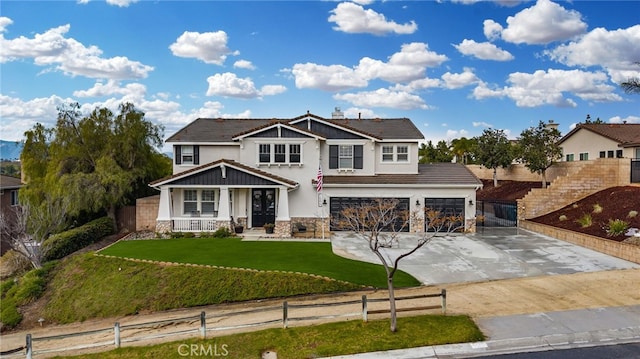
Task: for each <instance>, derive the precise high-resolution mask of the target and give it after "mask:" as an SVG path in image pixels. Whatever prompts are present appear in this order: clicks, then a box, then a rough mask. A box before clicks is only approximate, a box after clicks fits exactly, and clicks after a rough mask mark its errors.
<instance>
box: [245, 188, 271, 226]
mask: <svg viewBox="0 0 640 359" xmlns="http://www.w3.org/2000/svg"><path fill="white" fill-rule="evenodd" d="M251 198H252V200H251V225H252V226H253V227H262V226H264V225H265V223H275V222H276V190H275V189H254V190H252V193H251Z"/></svg>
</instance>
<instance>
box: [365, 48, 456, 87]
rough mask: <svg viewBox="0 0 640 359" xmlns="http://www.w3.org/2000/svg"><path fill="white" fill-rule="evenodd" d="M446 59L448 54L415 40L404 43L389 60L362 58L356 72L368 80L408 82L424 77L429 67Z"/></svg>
mask: <svg viewBox="0 0 640 359" xmlns="http://www.w3.org/2000/svg"><path fill="white" fill-rule="evenodd" d="M445 61H447V56H445V55H440V54H438V53H436V52H433V51H430V50H429V48H428V46H427V44H425V43H421V42H414V43H410V44H404V45H402V46H401V49H400V52H396V53H394V54H393V55H391V57H389V61H388V62H382V61H380V60H374V59H371V58H368V57H364V58H362V59H361V60H360V63H359V64H358V66H357V68H356V72H357V73H359V74H361V75H362V76H363V77H364V78H366V79H368V80H372V79H376V78H379V79H382V80H385V81H388V82H408V81H412V80H417V79H420V78H422V77H424V73H425V71H426V69H427V67H435V66H439V65H440V64H442V63H443V62H445Z"/></svg>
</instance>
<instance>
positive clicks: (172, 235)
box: [169, 232, 184, 239]
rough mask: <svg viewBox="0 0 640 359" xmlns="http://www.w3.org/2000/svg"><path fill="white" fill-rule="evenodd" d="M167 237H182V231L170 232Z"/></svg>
mask: <svg viewBox="0 0 640 359" xmlns="http://www.w3.org/2000/svg"><path fill="white" fill-rule="evenodd" d="M169 238H173V239H176V238H184V233H183V232H171V233H169Z"/></svg>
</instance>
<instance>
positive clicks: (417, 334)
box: [74, 315, 484, 359]
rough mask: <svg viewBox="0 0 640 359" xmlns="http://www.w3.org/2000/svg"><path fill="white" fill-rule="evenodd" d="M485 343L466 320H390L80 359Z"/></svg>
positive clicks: (312, 353) (300, 354)
mask: <svg viewBox="0 0 640 359" xmlns="http://www.w3.org/2000/svg"><path fill="white" fill-rule="evenodd" d="M480 340H484V335H483V334H482V332H481V331H480V330H479V329H478V327H477V326H476V325H475V323H474V322H473V321H472V320H471V319H470V318H469V317H467V316H460V315H457V316H442V315H423V316H416V317H405V318H398V331H397V332H396V333H391V332H390V331H389V320H379V321H370V322H367V323H363V322H362V321H358V320H354V321H347V322H340V323H330V324H322V325H315V326H308V327H296V328H288V329H267V330H261V331H258V332H253V333H241V334H234V335H228V336H221V337H216V338H212V339H207V340H199V339H188V340H184V341H180V342H172V343H164V344H160V345H154V346H148V347H126V348H120V349H116V350H112V351H110V352H103V353H97V354H88V355H82V356H80V357H78V358H82V359H93V358H101V359H116V358H117V359H127V358H131V359H133V358H183V357H185V354H184V353H185V352H186V353H187V354H188V353H189V350H190V348H191V345H194V347H195V348H196V354H201V356H206V354H207V353H208V356H207V357H212V356H216V353H217V354H218V355H217V356H218V357H228V358H260V356H261V353H263V352H264V351H266V350H270V351H274V352H276V353H277V355H278V358H279V359H288V358H292V359H300V358H317V357H327V356H336V355H346V354H355V353H363V352H373V351H382V350H392V349H401V348H412V347H419V346H430V345H440V344H452V343H465V342H474V341H480ZM74 358H76V357H74Z"/></svg>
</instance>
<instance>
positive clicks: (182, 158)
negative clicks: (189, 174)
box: [173, 145, 200, 165]
mask: <svg viewBox="0 0 640 359" xmlns="http://www.w3.org/2000/svg"><path fill="white" fill-rule="evenodd" d="M173 149H174V158H175V161H176V164H177V165H180V164H185V165H197V164H199V163H200V146H196V145H193V146H181V145H180V146H178V145H176V146H174V147H173Z"/></svg>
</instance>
